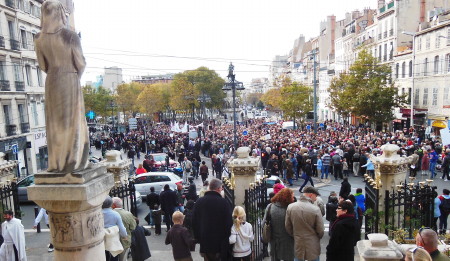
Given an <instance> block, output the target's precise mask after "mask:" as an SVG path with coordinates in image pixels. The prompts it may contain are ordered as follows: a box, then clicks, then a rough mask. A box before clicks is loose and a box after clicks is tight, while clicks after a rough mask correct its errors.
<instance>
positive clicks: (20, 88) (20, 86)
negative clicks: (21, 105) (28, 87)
mask: <svg viewBox="0 0 450 261" xmlns="http://www.w3.org/2000/svg"><path fill="white" fill-rule="evenodd" d="M14 84H15V85H16V91H21V92H23V91H25V84H24V82H18V81H15V82H14Z"/></svg>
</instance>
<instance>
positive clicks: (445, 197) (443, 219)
mask: <svg viewBox="0 0 450 261" xmlns="http://www.w3.org/2000/svg"><path fill="white" fill-rule="evenodd" d="M442 193H443V194H442V195H441V196H439V199H440V200H441V205H440V206H439V208H440V210H441V216H440V217H439V234H442V235H445V233H446V232H447V218H448V215H449V214H450V190H448V189H444V190H443V191H442Z"/></svg>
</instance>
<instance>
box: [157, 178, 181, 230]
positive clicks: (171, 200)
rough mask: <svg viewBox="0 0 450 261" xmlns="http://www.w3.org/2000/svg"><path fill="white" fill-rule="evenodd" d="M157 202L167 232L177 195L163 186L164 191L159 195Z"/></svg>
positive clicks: (166, 186) (176, 204) (167, 186)
mask: <svg viewBox="0 0 450 261" xmlns="http://www.w3.org/2000/svg"><path fill="white" fill-rule="evenodd" d="M159 201H160V202H161V210H162V211H164V222H165V223H166V226H167V229H166V232H167V231H169V229H170V227H171V225H172V214H173V212H174V210H175V207H176V206H178V200H177V194H176V192H175V191H172V190H170V187H169V185H168V184H166V185H164V191H162V192H161V194H160V195H159Z"/></svg>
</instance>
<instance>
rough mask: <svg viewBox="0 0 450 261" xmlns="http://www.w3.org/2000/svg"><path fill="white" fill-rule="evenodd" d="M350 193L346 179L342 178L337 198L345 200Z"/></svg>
mask: <svg viewBox="0 0 450 261" xmlns="http://www.w3.org/2000/svg"><path fill="white" fill-rule="evenodd" d="M351 191H352V185H350V183H349V182H348V178H344V180H343V181H342V182H341V190H340V191H339V197H341V198H343V199H347V198H348V195H350V193H351Z"/></svg>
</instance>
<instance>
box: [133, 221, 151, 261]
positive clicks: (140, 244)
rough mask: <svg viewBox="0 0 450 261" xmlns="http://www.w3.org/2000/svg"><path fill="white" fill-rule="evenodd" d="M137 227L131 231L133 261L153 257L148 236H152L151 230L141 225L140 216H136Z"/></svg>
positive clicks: (141, 260)
mask: <svg viewBox="0 0 450 261" xmlns="http://www.w3.org/2000/svg"><path fill="white" fill-rule="evenodd" d="M135 221H136V228H135V229H134V230H133V232H131V246H130V250H131V258H132V260H133V261H144V260H146V259H147V258H149V257H151V256H152V255H151V254H150V249H149V248H148V244H147V239H146V238H145V237H146V236H150V235H151V232H150V231H149V230H147V229H145V228H144V227H143V226H139V218H135Z"/></svg>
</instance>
